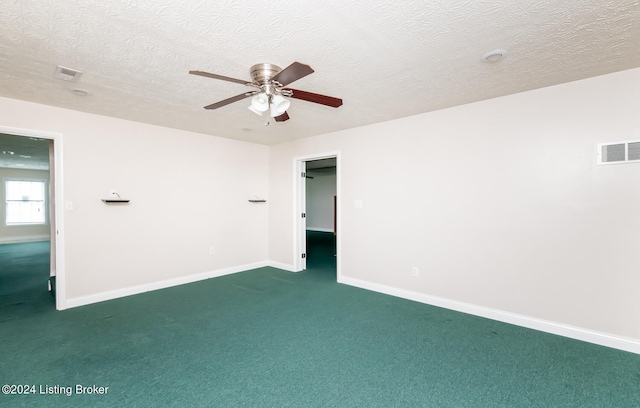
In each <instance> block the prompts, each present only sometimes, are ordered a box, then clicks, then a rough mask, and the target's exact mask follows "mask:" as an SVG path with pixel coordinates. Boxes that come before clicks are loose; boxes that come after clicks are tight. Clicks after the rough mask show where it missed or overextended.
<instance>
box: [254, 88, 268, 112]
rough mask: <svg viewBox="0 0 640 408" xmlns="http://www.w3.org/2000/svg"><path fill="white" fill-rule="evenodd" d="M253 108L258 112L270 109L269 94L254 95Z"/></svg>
mask: <svg viewBox="0 0 640 408" xmlns="http://www.w3.org/2000/svg"><path fill="white" fill-rule="evenodd" d="M251 107H252V108H254V109H255V110H257V111H258V112H266V111H267V109H269V97H268V96H267V94H264V93H259V94H256V95H254V96H253V98H251ZM254 112H255V111H254Z"/></svg>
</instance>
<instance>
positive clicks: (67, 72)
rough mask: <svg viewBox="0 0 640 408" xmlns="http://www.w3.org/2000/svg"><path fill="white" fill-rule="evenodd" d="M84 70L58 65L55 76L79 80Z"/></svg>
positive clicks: (68, 79)
mask: <svg viewBox="0 0 640 408" xmlns="http://www.w3.org/2000/svg"><path fill="white" fill-rule="evenodd" d="M80 74H82V72H80V71H78V70H77V69H73V68H67V67H63V66H62V65H58V66H57V67H56V71H55V72H54V73H53V76H54V78H58V79H62V80H63V81H77V80H78V78H80Z"/></svg>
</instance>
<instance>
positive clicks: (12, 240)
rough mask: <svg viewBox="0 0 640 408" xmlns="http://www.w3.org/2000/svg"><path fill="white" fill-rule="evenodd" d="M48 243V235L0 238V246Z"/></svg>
mask: <svg viewBox="0 0 640 408" xmlns="http://www.w3.org/2000/svg"><path fill="white" fill-rule="evenodd" d="M39 241H49V235H24V236H15V237H0V244H19V243H21V242H39Z"/></svg>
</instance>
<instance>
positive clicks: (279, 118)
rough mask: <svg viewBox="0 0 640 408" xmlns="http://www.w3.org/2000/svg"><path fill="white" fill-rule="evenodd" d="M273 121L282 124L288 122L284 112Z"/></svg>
mask: <svg viewBox="0 0 640 408" xmlns="http://www.w3.org/2000/svg"><path fill="white" fill-rule="evenodd" d="M274 119H275V120H276V122H284V121H285V120H289V114H288V113H287V112H285V113H283V114H282V115H280V116H276V117H275V118H274Z"/></svg>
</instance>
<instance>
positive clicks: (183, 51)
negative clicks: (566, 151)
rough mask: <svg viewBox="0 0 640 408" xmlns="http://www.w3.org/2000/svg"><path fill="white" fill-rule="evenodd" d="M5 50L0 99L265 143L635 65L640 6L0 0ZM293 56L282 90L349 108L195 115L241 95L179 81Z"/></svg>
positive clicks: (1, 51)
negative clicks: (64, 73) (294, 77)
mask: <svg viewBox="0 0 640 408" xmlns="http://www.w3.org/2000/svg"><path fill="white" fill-rule="evenodd" d="M496 48H504V49H506V50H508V56H507V58H505V59H504V60H502V61H500V62H498V63H494V64H490V63H483V62H480V57H481V56H482V55H483V54H484V53H485V52H487V51H490V50H493V49H496ZM0 55H1V59H0V96H5V97H9V98H15V99H22V100H27V101H33V102H38V103H43V104H48V105H55V106H60V107H64V108H69V109H75V110H79V111H85V112H92V113H97V114H102V115H109V116H114V117H119V118H124V119H131V120H136V121H141V122H148V123H153V124H158V125H162V126H168V127H173V128H180V129H187V130H191V131H196V132H202V133H207V134H211V135H216V136H222V137H228V138H233V139H238V140H246V141H251V142H257V143H263V144H274V143H278V142H283V141H287V140H293V139H297V138H303V137H308V136H312V135H316V134H322V133H326V132H331V131H336V130H341V129H347V128H352V127H357V126H362V125H366V124H370V123H374V122H381V121H386V120H390V119H395V118H400V117H404V116H409V115H414V114H418V113H422V112H428V111H432V110H436V109H441V108H445V107H450V106H455V105H460V104H464V103H469V102H473V101H478V100H483V99H488V98H493V97H496V96H502V95H507V94H512V93H516V92H521V91H526V90H530V89H535V88H540V87H545V86H549V85H555V84H559V83H563V82H568V81H573V80H578V79H583V78H587V77H592V76H596V75H601V74H606V73H610V72H615V71H620V70H625V69H630V68H636V67H639V66H640V1H639V0H633V1H629V0H592V1H590V0H582V1H579V0H567V1H562V2H558V1H555V0H528V1H524V0H431V1H426V0H423V1H419V0H405V1H396V2H391V1H388V0H385V1H378V0H369V1H349V0H341V1H326V0H325V1H323V2H311V1H302V0H271V1H268V2H267V1H262V2H255V1H253V2H249V1H239V0H238V1H234V0H222V1H221V0H181V1H177V0H110V1H106V2H105V1H103V0H100V1H91V0H85V1H77V0H76V1H74V0H66V1H60V0H9V1H4V2H3V4H2V7H1V8H0ZM294 61H299V62H302V63H305V64H309V65H311V67H313V69H314V70H315V73H314V74H312V75H309V76H307V77H305V78H302V79H300V80H299V81H297V82H294V83H293V84H292V85H291V86H292V87H293V88H296V89H302V90H306V91H310V92H315V93H321V94H326V95H330V96H335V97H340V98H342V99H343V100H344V105H343V106H342V107H340V108H337V109H334V108H330V107H326V106H322V105H316V104H313V103H309V102H306V101H301V100H296V99H293V100H292V104H291V107H290V109H289V111H288V112H289V115H290V116H291V120H289V121H287V122H282V123H275V122H272V123H271V124H270V125H269V126H264V119H263V118H260V117H259V116H257V115H255V114H253V113H251V112H250V111H249V110H248V109H247V106H248V100H246V101H241V102H236V103H234V104H231V105H227V106H225V107H222V108H220V109H217V110H205V109H203V107H204V106H205V105H208V104H211V103H213V102H217V101H219V100H222V99H226V98H228V97H231V96H234V95H237V94H240V93H242V92H244V91H245V90H247V89H249V88H246V87H245V86H243V85H240V84H237V83H230V82H225V81H220V80H215V79H210V78H204V77H199V76H195V75H189V74H188V71H189V70H203V71H208V72H213V73H216V74H221V75H225V76H230V77H234V78H240V79H249V68H250V67H251V65H253V64H256V63H261V62H268V63H272V64H277V65H279V66H281V67H283V68H284V67H286V66H287V65H289V64H290V63H292V62H294ZM57 65H63V66H65V67H69V68H73V69H77V70H80V71H82V75H81V76H80V78H79V80H78V81H77V82H66V81H62V80H59V79H55V78H54V77H53V73H54V70H55V68H56V66H57ZM71 88H80V89H83V90H86V91H88V92H89V95H87V96H78V95H75V94H73V93H72V92H70V89H71Z"/></svg>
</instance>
